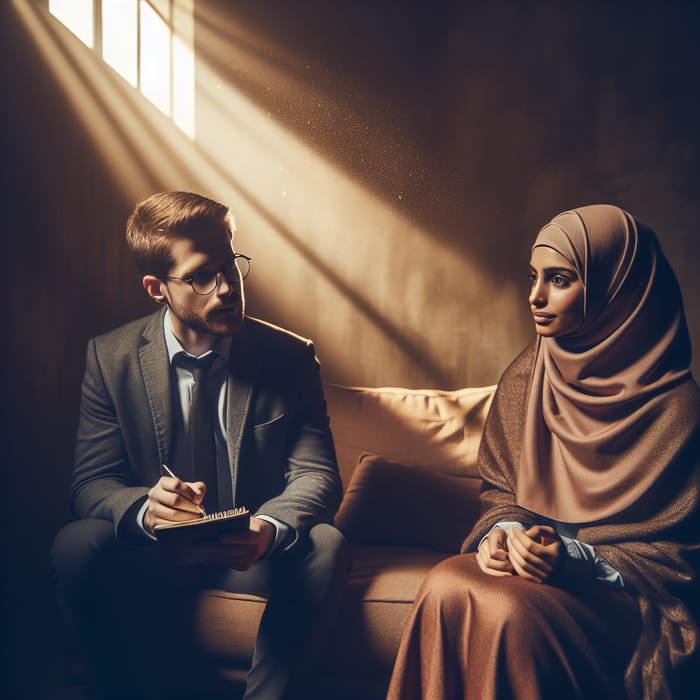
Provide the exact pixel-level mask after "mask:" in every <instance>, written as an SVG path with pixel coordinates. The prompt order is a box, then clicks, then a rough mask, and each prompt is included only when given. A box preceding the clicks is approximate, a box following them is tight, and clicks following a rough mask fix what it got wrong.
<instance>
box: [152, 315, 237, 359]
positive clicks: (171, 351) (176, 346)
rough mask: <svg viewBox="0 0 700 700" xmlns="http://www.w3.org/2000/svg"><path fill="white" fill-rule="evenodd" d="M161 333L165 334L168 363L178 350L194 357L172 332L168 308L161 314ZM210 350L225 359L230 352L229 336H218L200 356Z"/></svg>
mask: <svg viewBox="0 0 700 700" xmlns="http://www.w3.org/2000/svg"><path fill="white" fill-rule="evenodd" d="M163 333H164V334H165V345H166V346H167V348H168V360H169V361H170V364H172V362H173V358H174V357H175V355H177V354H178V353H179V352H184V353H185V354H186V355H189V356H190V357H194V355H192V354H191V353H189V352H187V350H185V348H183V347H182V343H181V342H180V341H179V340H178V339H177V338H176V336H175V333H173V329H172V326H171V325H170V309H166V310H165V314H164V316H163ZM210 352H214V353H216V354H217V355H220V356H221V357H223V358H224V359H225V360H227V359H228V356H229V353H230V352H231V338H230V337H226V336H223V337H221V338H219V339H218V340H217V341H216V343H215V344H214V347H213V348H212V349H211V350H209V351H208V352H205V353H204V355H202V356H201V357H204V356H206V355H208V354H209V353H210Z"/></svg>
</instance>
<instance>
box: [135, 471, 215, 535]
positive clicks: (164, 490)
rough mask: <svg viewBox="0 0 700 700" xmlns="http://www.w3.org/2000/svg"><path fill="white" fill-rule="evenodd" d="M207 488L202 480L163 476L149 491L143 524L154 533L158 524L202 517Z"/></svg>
mask: <svg viewBox="0 0 700 700" xmlns="http://www.w3.org/2000/svg"><path fill="white" fill-rule="evenodd" d="M206 490H207V487H206V486H205V485H204V483H203V482H202V481H182V480H181V479H178V478H177V477H173V476H161V477H160V479H159V480H158V482H157V483H156V485H155V486H154V487H153V488H152V489H151V490H150V491H149V492H148V508H147V510H146V513H145V515H144V517H143V526H144V527H145V528H146V530H147V531H148V532H150V533H151V534H152V535H153V534H154V533H155V526H156V525H169V524H172V523H179V522H183V521H184V520H194V519H196V518H201V517H202V509H201V504H202V501H203V500H204V494H205V493H206Z"/></svg>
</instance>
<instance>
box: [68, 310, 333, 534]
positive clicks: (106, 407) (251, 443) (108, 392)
mask: <svg viewBox="0 0 700 700" xmlns="http://www.w3.org/2000/svg"><path fill="white" fill-rule="evenodd" d="M163 314H164V310H160V311H158V312H157V313H155V314H153V315H151V316H147V317H146V318H142V319H139V320H137V321H134V322H132V323H129V324H127V325H125V326H122V327H121V328H118V329H116V330H114V331H111V332H109V333H106V334H105V335H102V336H99V337H97V338H93V339H92V340H91V341H90V342H89V343H88V349H87V359H86V364H85V375H84V378H83V385H82V398H81V407H80V423H79V427H78V435H77V441H76V452H75V464H74V469H73V478H72V483H71V498H72V506H73V510H74V512H75V514H76V515H77V516H78V517H81V518H85V517H93V518H104V519H107V520H111V521H112V522H114V525H115V529H116V531H117V534H118V535H120V534H122V533H123V532H125V531H131V530H133V528H134V525H135V515H136V512H137V510H138V508H140V506H141V505H142V503H143V502H144V499H145V497H146V495H147V493H148V491H149V489H150V488H151V487H152V486H153V485H154V484H155V483H156V481H157V480H158V478H159V477H160V465H161V464H162V463H166V464H167V463H168V460H169V456H170V450H171V447H172V437H173V435H172V433H173V407H172V398H171V396H172V393H171V386H170V383H171V379H170V366H169V362H168V353H167V349H166V345H165V337H164V334H163ZM227 391H228V395H227V416H226V425H227V443H228V450H229V455H230V465H229V466H230V470H231V482H232V484H233V488H234V498H235V499H236V505H247V506H248V507H249V508H250V509H251V511H252V512H254V513H255V512H257V513H258V514H266V515H270V516H272V517H274V518H277V519H279V520H282V521H284V522H286V523H288V524H289V525H291V526H292V527H294V528H296V529H297V530H298V531H304V530H305V529H307V528H309V527H311V526H313V525H315V524H316V523H318V522H332V520H333V516H334V514H335V512H336V510H337V508H338V505H339V503H340V498H341V495H342V486H341V482H340V477H339V476H338V467H337V463H336V457H335V450H334V447H333V439H332V436H331V432H330V427H329V420H328V415H327V413H326V404H325V400H324V397H323V388H322V385H321V380H320V375H319V365H318V361H317V360H316V357H315V354H314V349H313V345H312V344H311V342H310V341H308V340H305V339H302V338H299V337H298V336H295V335H293V334H291V333H289V332H287V331H284V330H282V329H280V328H276V327H274V326H272V325H270V324H267V323H264V322H262V321H258V320H256V319H253V318H246V320H245V323H244V326H243V329H242V330H241V331H240V332H239V333H238V334H237V335H236V336H234V338H233V342H232V344H231V355H230V360H229V375H228V389H227ZM243 494H244V497H245V503H242V502H240V498H241V496H242V495H243Z"/></svg>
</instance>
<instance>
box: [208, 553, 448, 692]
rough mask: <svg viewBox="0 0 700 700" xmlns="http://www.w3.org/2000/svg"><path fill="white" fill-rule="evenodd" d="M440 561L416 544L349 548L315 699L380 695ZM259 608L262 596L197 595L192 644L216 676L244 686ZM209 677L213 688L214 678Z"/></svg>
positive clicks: (261, 608)
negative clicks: (211, 661)
mask: <svg viewBox="0 0 700 700" xmlns="http://www.w3.org/2000/svg"><path fill="white" fill-rule="evenodd" d="M445 558H446V555H445V554H441V553H439V552H435V551H432V550H427V549H419V548H414V547H352V570H351V571H350V573H349V575H348V580H347V585H346V587H345V591H344V594H343V602H342V605H341V609H340V613H339V618H338V620H337V622H336V625H335V628H334V631H333V633H332V634H331V636H330V638H329V639H328V641H327V649H326V651H325V653H324V658H323V660H322V669H323V671H322V673H321V677H320V678H319V679H318V682H319V685H320V688H319V691H320V692H319V695H318V696H314V700H317V698H324V699H325V698H334V700H335V699H336V698H337V700H357V698H362V699H363V700H375V699H376V700H382V699H383V698H384V697H385V695H386V687H387V685H388V682H389V676H390V674H391V669H392V667H393V663H394V658H395V656H396V650H397V648H398V646H399V640H400V639H401V633H402V631H403V628H404V626H405V623H406V620H407V619H408V616H409V615H410V613H411V609H412V607H413V601H414V600H415V597H416V594H417V593H418V590H419V589H420V586H421V584H422V583H423V579H424V578H425V576H426V574H427V573H428V571H430V569H431V568H432V567H433V566H435V565H436V564H437V563H439V562H440V561H442V560H443V559H445ZM265 604H266V599H265V598H262V597H258V596H252V595H245V594H236V593H229V592H226V591H221V590H213V589H212V590H207V591H204V592H203V593H202V595H201V596H200V597H199V600H198V608H197V616H196V627H195V629H196V639H197V642H198V644H199V647H200V648H201V649H204V650H206V652H207V653H208V654H210V655H211V656H212V657H214V658H217V659H218V661H219V668H218V678H219V679H225V680H226V681H227V682H229V683H231V682H235V683H236V684H237V685H239V687H240V686H241V685H242V684H243V683H244V681H245V670H246V668H247V666H248V665H249V664H250V660H251V658H252V653H253V646H254V644H255V635H256V632H257V628H258V624H259V622H260V618H261V616H262V613H263V611H264V608H265ZM338 679H342V682H339V681H338ZM209 680H210V682H211V683H212V684H215V683H216V681H217V678H210V679H209ZM217 697H218V696H217ZM222 697H223V695H222ZM310 700H311V699H310Z"/></svg>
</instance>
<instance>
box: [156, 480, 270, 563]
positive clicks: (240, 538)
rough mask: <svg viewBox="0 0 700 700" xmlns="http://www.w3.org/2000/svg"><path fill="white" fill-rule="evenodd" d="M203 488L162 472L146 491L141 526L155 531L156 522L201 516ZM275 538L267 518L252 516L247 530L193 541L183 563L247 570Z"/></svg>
mask: <svg viewBox="0 0 700 700" xmlns="http://www.w3.org/2000/svg"><path fill="white" fill-rule="evenodd" d="M206 490H207V487H206V485H205V484H204V482H202V481H182V480H181V479H178V478H177V477H174V476H162V477H161V478H160V479H159V480H158V482H157V483H156V485H155V486H154V487H153V488H152V489H151V490H150V491H149V492H148V508H147V509H146V512H145V515H144V518H143V526H144V528H145V529H146V530H147V531H148V532H149V533H151V534H154V533H155V527H156V525H166V524H172V523H178V522H184V521H186V520H195V519H197V518H200V517H202V508H201V504H202V502H203V500H204V494H205V493H206ZM274 540H275V526H274V525H272V524H271V523H269V522H267V521H266V520H262V519H260V518H257V517H252V518H251V519H250V529H249V530H248V531H247V532H237V533H232V534H228V535H221V536H220V537H219V538H218V539H217V540H214V541H211V540H208V541H206V542H201V543H199V544H197V545H195V551H194V552H192V554H191V556H190V557H189V559H188V560H187V561H185V562H183V563H194V562H202V561H206V562H212V563H215V564H221V565H223V566H227V567H229V568H231V569H237V570H239V571H247V570H248V569H249V568H250V567H251V566H252V565H253V564H254V563H255V562H256V561H258V559H260V558H261V557H263V556H264V555H265V554H267V552H268V551H269V550H270V548H271V547H272V544H273V542H274Z"/></svg>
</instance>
